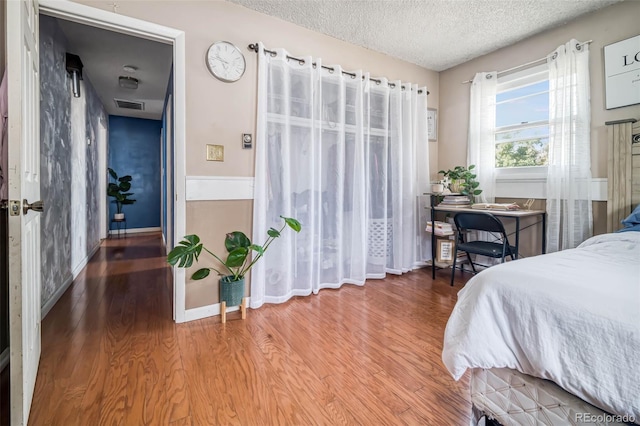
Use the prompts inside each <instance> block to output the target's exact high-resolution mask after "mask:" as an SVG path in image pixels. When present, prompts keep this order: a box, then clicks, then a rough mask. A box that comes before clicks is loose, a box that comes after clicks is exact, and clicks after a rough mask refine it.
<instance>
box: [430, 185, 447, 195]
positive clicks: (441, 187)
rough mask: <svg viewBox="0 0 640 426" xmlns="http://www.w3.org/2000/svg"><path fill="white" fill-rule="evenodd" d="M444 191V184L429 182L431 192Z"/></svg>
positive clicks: (439, 192) (440, 192)
mask: <svg viewBox="0 0 640 426" xmlns="http://www.w3.org/2000/svg"><path fill="white" fill-rule="evenodd" d="M442 191H444V185H443V184H441V183H432V184H431V192H432V193H434V194H442Z"/></svg>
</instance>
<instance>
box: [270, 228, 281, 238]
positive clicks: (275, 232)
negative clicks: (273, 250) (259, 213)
mask: <svg viewBox="0 0 640 426" xmlns="http://www.w3.org/2000/svg"><path fill="white" fill-rule="evenodd" d="M267 235H268V236H270V237H271V238H278V237H279V236H280V231H278V230H277V229H275V228H271V229H269V230H268V231H267Z"/></svg>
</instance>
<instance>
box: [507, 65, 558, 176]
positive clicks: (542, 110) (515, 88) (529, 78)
mask: <svg viewBox="0 0 640 426" xmlns="http://www.w3.org/2000/svg"><path fill="white" fill-rule="evenodd" d="M495 132H496V133H495V144H496V158H495V167H496V169H498V170H500V169H506V168H514V167H518V168H522V167H535V168H541V166H546V165H547V156H548V152H549V74H548V71H547V66H546V64H545V65H542V66H539V67H535V68H530V69H528V70H525V71H522V72H520V73H517V74H512V75H510V76H507V77H504V78H500V79H498V87H497V95H496V130H495ZM519 170H521V169H519Z"/></svg>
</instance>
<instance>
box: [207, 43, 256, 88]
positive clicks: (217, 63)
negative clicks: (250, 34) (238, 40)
mask: <svg viewBox="0 0 640 426" xmlns="http://www.w3.org/2000/svg"><path fill="white" fill-rule="evenodd" d="M206 60H207V67H208V68H209V71H210V72H211V74H213V76H214V77H215V78H217V79H218V80H221V81H224V82H226V83H233V82H234V81H238V80H240V77H242V75H243V74H244V70H245V68H246V67H247V63H246V62H245V60H244V55H243V54H242V52H241V51H240V49H238V48H237V47H236V46H234V45H233V44H232V43H229V42H228V41H217V42H215V43H213V44H212V45H211V46H210V47H209V50H207V58H206Z"/></svg>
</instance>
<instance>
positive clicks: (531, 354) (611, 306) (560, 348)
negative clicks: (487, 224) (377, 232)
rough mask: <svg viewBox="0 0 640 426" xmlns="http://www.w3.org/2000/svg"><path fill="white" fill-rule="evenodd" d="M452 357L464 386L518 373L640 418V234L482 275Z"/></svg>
mask: <svg viewBox="0 0 640 426" xmlns="http://www.w3.org/2000/svg"><path fill="white" fill-rule="evenodd" d="M442 359H443V361H444V364H445V365H446V367H447V368H448V370H449V372H450V373H451V374H452V375H453V377H454V378H455V379H456V380H457V379H459V378H460V377H461V376H462V375H463V374H464V372H465V370H466V369H467V368H475V367H480V368H493V367H499V368H502V367H506V368H512V369H516V370H518V371H520V372H522V373H524V374H529V375H531V376H535V377H540V378H543V379H548V380H552V381H553V382H555V383H556V384H558V385H559V386H560V387H562V388H563V389H565V390H566V391H568V392H570V393H572V394H574V395H576V396H578V397H580V398H582V399H583V400H585V401H587V402H589V403H591V404H593V405H595V406H597V407H600V408H601V409H603V410H605V411H608V412H610V413H612V414H619V415H627V416H629V415H632V416H634V417H635V419H636V420H635V421H636V422H638V421H640V232H623V233H619V234H605V235H599V236H596V237H593V238H590V239H589V240H587V241H585V242H584V243H582V244H581V245H580V247H579V248H577V249H573V250H565V251H562V252H557V253H552V254H548V255H544V256H536V257H531V258H527V259H521V260H517V261H514V262H507V263H504V264H501V265H497V266H493V267H491V268H489V269H487V270H485V271H483V272H482V273H480V274H478V275H476V276H475V277H473V278H472V279H471V280H469V282H468V283H467V284H466V285H465V287H464V288H463V289H462V290H461V291H460V292H459V293H458V302H457V304H456V306H455V307H454V309H453V312H452V314H451V317H450V318H449V322H448V323H447V328H446V330H445V338H444V349H443V353H442Z"/></svg>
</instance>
